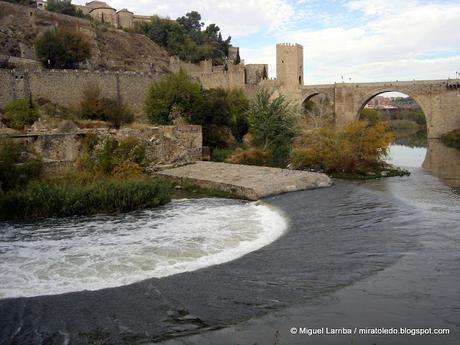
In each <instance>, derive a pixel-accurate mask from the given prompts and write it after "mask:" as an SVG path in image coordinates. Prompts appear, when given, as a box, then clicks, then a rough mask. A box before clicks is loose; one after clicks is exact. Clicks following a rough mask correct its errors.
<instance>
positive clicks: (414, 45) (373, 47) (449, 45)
mask: <svg viewBox="0 0 460 345" xmlns="http://www.w3.org/2000/svg"><path fill="white" fill-rule="evenodd" d="M399 3H402V2H400V1H399V0H387V1H374V0H365V1H362V0H353V1H350V2H349V7H350V8H353V9H355V10H358V9H359V10H362V11H364V12H365V13H366V15H372V16H371V19H369V20H367V21H365V22H364V23H363V24H360V25H355V26H354V27H351V28H345V27H330V28H326V29H320V30H310V31H306V30H296V31H287V32H284V33H283V34H282V35H280V37H281V39H282V40H283V41H289V42H293V43H294V42H296V43H300V44H302V45H303V46H304V55H305V63H304V65H305V66H306V69H307V70H306V76H305V80H306V83H331V82H334V81H340V80H341V76H344V77H345V80H349V78H351V79H352V80H353V81H374V80H385V79H390V80H394V79H399V80H403V79H409V80H411V79H414V78H415V79H432V78H447V77H448V76H451V77H452V76H455V71H458V70H460V64H459V61H460V50H459V48H460V35H459V34H458V23H460V4H450V5H449V4H443V5H440V4H437V3H432V4H418V3H416V2H415V1H408V2H407V3H405V4H402V5H401V6H399V7H398V5H397V4H399ZM264 50H265V51H268V50H267V48H265V49H264ZM273 54H274V49H273ZM254 55H256V54H254V53H252V54H250V55H249V58H248V59H247V60H248V62H251V61H252V56H254ZM455 55H458V56H455ZM446 56H454V57H453V58H443V57H446ZM267 58H268V60H269V61H273V60H274V56H268V57H267Z"/></svg>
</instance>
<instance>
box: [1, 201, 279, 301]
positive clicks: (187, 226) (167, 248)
mask: <svg viewBox="0 0 460 345" xmlns="http://www.w3.org/2000/svg"><path fill="white" fill-rule="evenodd" d="M286 228H287V221H286V219H285V218H284V217H283V216H282V215H281V214H280V213H279V212H277V211H276V210H274V209H273V208H270V207H269V206H267V205H260V204H256V203H247V202H242V201H237V200H225V199H199V200H177V201H173V202H171V203H170V204H168V205H166V206H164V207H161V208H157V209H153V210H143V211H138V212H131V213H128V214H122V215H117V216H97V217H87V218H64V219H51V220H48V221H44V222H40V223H28V224H27V223H10V224H5V225H3V226H2V229H1V232H0V298H6V297H29V296H39V295H53V294H58V293H65V292H73V291H82V290H98V289H103V288H108V287H116V286H121V285H127V284H130V283H134V282H137V281H141V280H144V279H147V278H153V277H165V276H168V275H172V274H176V273H181V272H186V271H193V270H197V269H199V268H203V267H207V266H210V265H216V264H220V263H223V262H226V261H230V260H234V259H236V258H238V257H240V256H243V255H245V254H247V253H250V252H252V251H254V250H257V249H260V248H262V247H264V246H266V245H268V244H270V243H271V242H273V241H274V240H276V239H277V238H278V237H279V236H281V235H282V233H283V232H284V231H285V230H286Z"/></svg>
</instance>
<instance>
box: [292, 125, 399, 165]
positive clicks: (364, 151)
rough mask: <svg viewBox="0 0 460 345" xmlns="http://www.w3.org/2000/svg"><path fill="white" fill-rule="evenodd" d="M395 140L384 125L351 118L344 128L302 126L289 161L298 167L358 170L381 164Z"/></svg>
mask: <svg viewBox="0 0 460 345" xmlns="http://www.w3.org/2000/svg"><path fill="white" fill-rule="evenodd" d="M393 140H394V136H393V134H392V133H390V132H388V131H387V128H386V126H385V124H383V123H381V122H378V123H375V124H373V125H370V124H369V123H368V122H367V121H353V122H350V123H349V124H347V125H345V126H343V127H339V126H337V127H335V126H329V127H321V128H313V129H312V128H304V129H303V130H302V131H301V134H300V135H299V136H298V137H297V138H296V139H295V142H294V148H293V150H292V153H291V163H292V165H293V166H294V167H295V168H298V169H314V170H319V171H324V172H327V173H332V174H333V173H360V172H368V171H372V170H375V169H376V168H378V167H379V166H381V165H382V164H383V163H382V160H381V159H382V158H383V157H384V156H386V155H387V154H388V148H389V145H390V144H391V143H392V141H393Z"/></svg>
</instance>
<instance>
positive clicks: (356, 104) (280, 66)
mask: <svg viewBox="0 0 460 345" xmlns="http://www.w3.org/2000/svg"><path fill="white" fill-rule="evenodd" d="M303 75H304V58H303V47H302V46H301V45H300V44H289V43H281V44H277V45H276V80H266V81H264V83H262V84H261V85H262V86H266V87H273V88H274V89H276V90H278V92H280V93H283V94H285V95H286V96H287V97H288V98H289V99H291V100H292V101H294V102H296V103H298V104H299V105H304V104H305V102H306V101H308V100H310V99H311V98H312V97H314V96H316V95H325V96H326V97H327V98H328V99H329V101H330V103H332V105H333V110H334V115H335V118H336V122H337V123H338V124H343V123H347V122H348V121H352V120H354V119H357V118H359V115H360V113H361V111H362V110H363V108H364V107H365V105H366V104H367V103H368V102H369V101H370V100H371V99H372V98H373V97H375V96H377V95H379V94H381V93H384V92H401V93H404V94H407V95H408V96H410V97H412V98H413V99H414V100H415V101H416V102H417V103H418V105H419V106H420V107H421V108H422V111H423V113H424V114H425V117H426V120H427V127H428V137H429V138H433V139H434V138H439V137H440V136H441V135H442V134H444V133H446V132H449V131H452V130H454V129H457V128H460V80H458V79H456V80H451V79H449V80H427V81H415V80H414V81H394V82H381V83H357V84H355V83H336V84H333V85H304V79H303ZM323 106H324V105H323Z"/></svg>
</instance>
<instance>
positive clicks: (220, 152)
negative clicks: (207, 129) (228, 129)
mask: <svg viewBox="0 0 460 345" xmlns="http://www.w3.org/2000/svg"><path fill="white" fill-rule="evenodd" d="M232 152H233V149H221V148H215V149H214V150H212V154H211V160H212V161H213V162H224V161H225V160H226V159H227V158H228V157H229V156H230V155H231V154H232Z"/></svg>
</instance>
